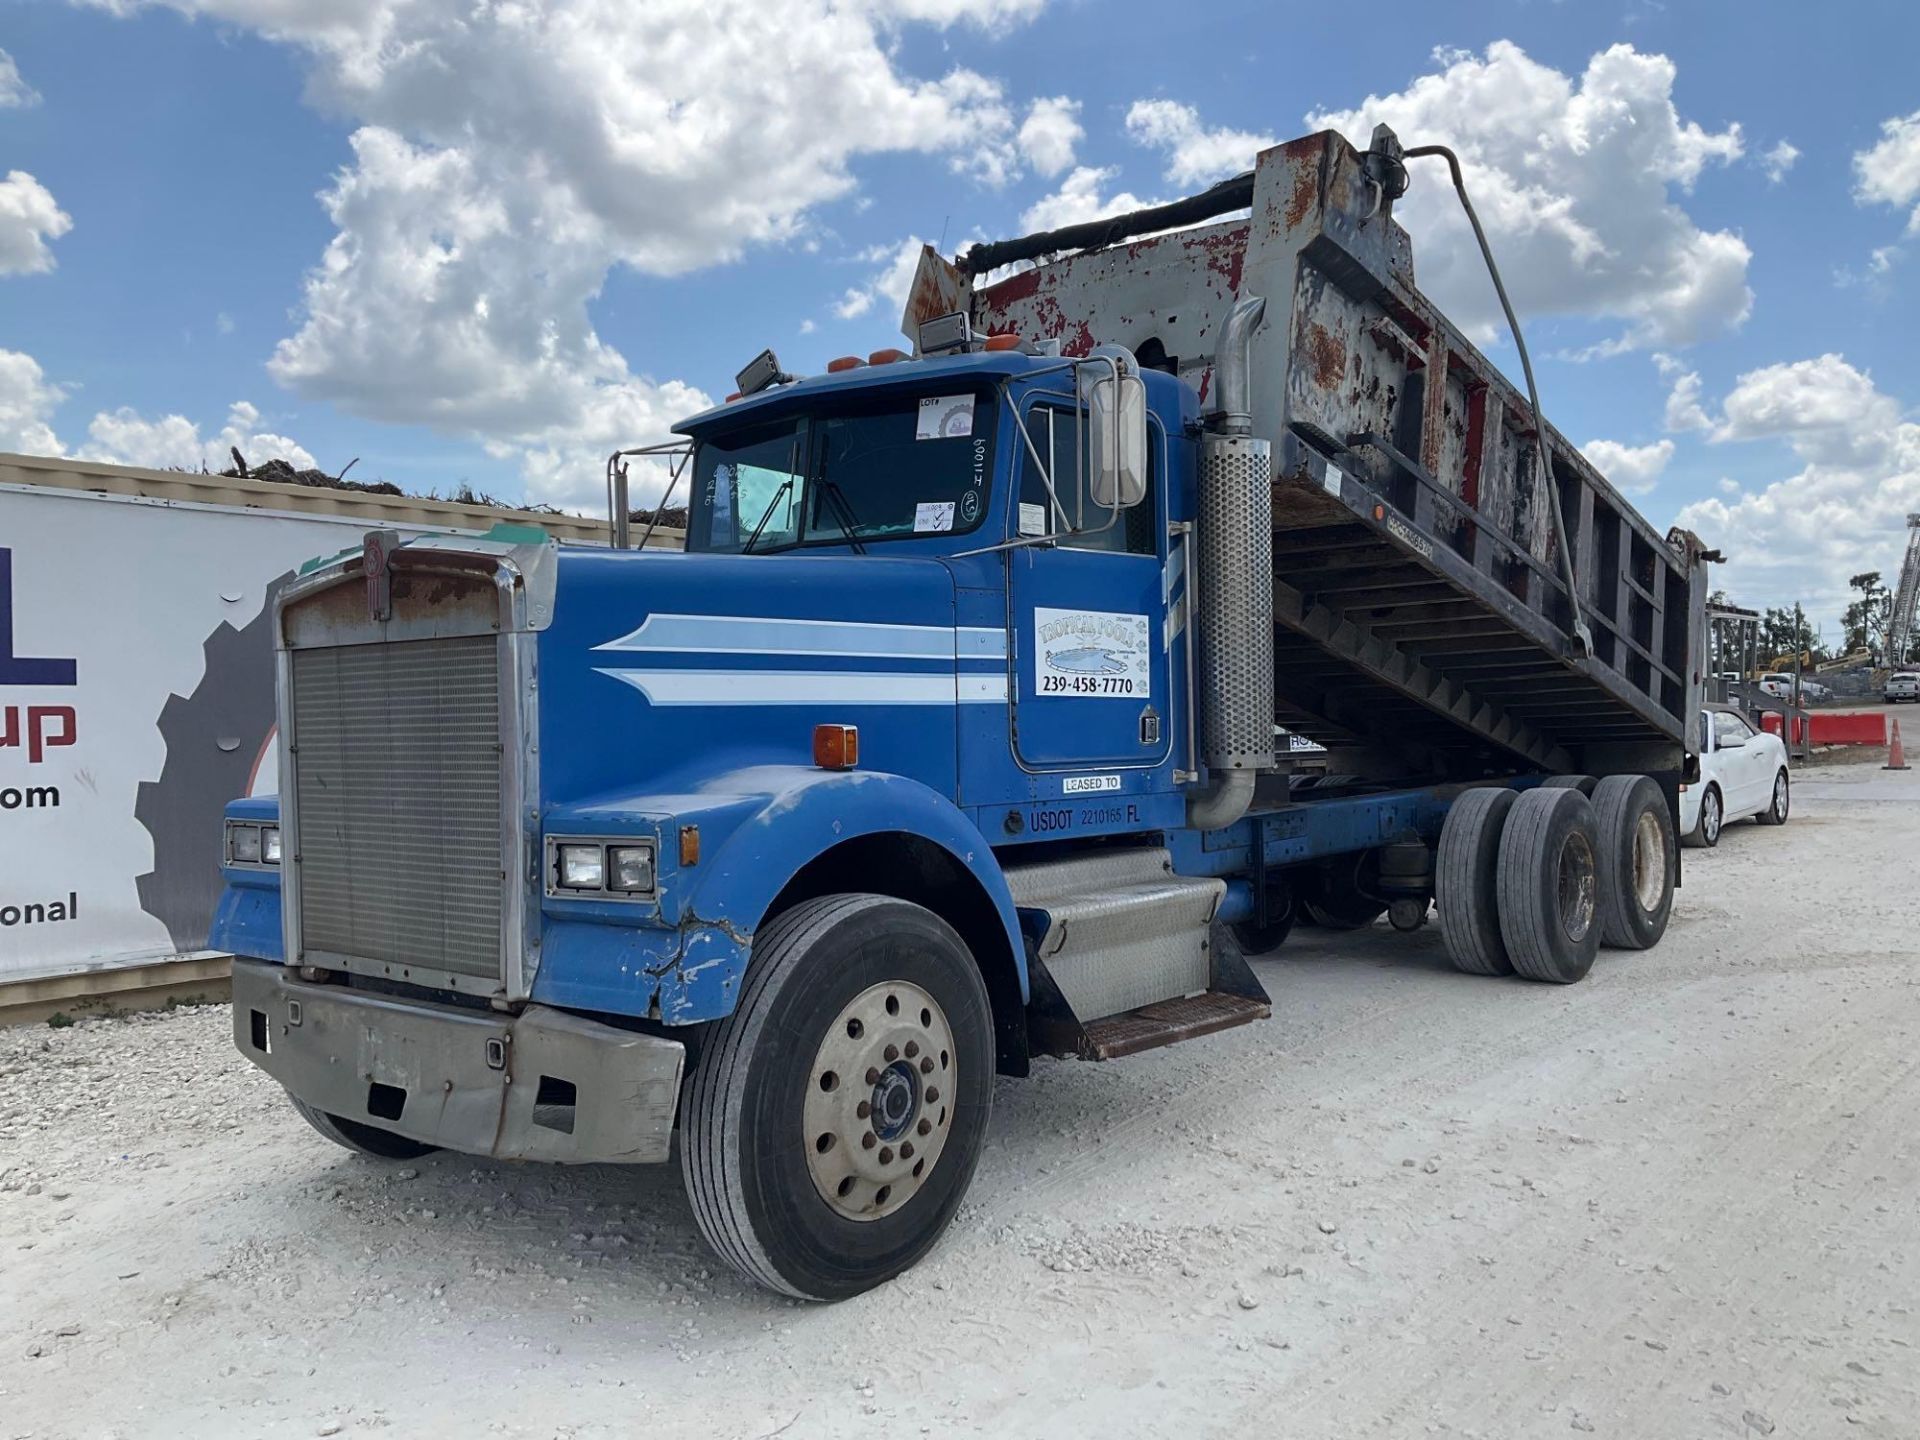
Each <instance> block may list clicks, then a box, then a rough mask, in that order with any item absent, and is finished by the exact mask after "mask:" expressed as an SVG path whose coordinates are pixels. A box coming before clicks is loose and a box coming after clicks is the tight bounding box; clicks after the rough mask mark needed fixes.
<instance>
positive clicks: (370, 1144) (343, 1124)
mask: <svg viewBox="0 0 1920 1440" xmlns="http://www.w3.org/2000/svg"><path fill="white" fill-rule="evenodd" d="M287 1099H289V1100H291V1101H292V1102H293V1108H294V1110H295V1112H296V1113H298V1115H299V1116H300V1118H301V1119H302V1120H304V1121H306V1122H307V1124H309V1125H311V1126H312V1127H313V1128H314V1129H316V1130H318V1131H319V1132H320V1133H321V1134H322V1135H324V1136H326V1137H327V1139H329V1140H331V1141H332V1142H333V1143H334V1144H336V1145H338V1146H339V1147H340V1148H341V1149H343V1150H351V1151H353V1153H354V1154H356V1155H368V1156H371V1157H372V1158H373V1159H375V1160H418V1159H419V1158H420V1157H421V1156H422V1155H431V1154H433V1153H434V1151H436V1150H438V1149H439V1148H440V1147H439V1146H438V1145H423V1144H422V1143H421V1142H420V1141H418V1140H410V1139H408V1138H407V1137H406V1136H405V1135H396V1134H394V1133H393V1131H391V1130H382V1129H381V1128H380V1127H379V1126H377V1125H367V1124H363V1123H362V1122H360V1121H358V1120H349V1119H347V1118H346V1117H345V1116H343V1115H329V1114H328V1113H327V1112H326V1111H325V1110H316V1109H314V1107H313V1106H311V1105H309V1104H307V1102H306V1101H304V1100H301V1099H299V1098H297V1097H296V1096H294V1095H293V1094H292V1093H289V1094H288V1095H287Z"/></svg>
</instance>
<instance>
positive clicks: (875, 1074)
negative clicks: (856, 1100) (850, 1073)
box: [867, 1065, 880, 1085]
mask: <svg viewBox="0 0 1920 1440" xmlns="http://www.w3.org/2000/svg"><path fill="white" fill-rule="evenodd" d="M879 1083H880V1072H879V1071H878V1070H876V1069H874V1068H873V1067H872V1066H871V1065H869V1066H868V1067H867V1084H869V1085H878V1084H879Z"/></svg>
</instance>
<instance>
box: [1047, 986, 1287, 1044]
mask: <svg viewBox="0 0 1920 1440" xmlns="http://www.w3.org/2000/svg"><path fill="white" fill-rule="evenodd" d="M1272 1014H1273V1006H1272V1005H1271V1004H1270V1003H1269V1002H1267V1001H1265V1000H1254V999H1250V998H1249V997H1247V996H1245V995H1229V994H1228V993H1226V992H1225V991H1224V990H1209V991H1207V993H1206V994H1204V995H1191V996H1188V997H1187V998H1186V999H1184V1000H1162V1001H1161V1002H1160V1003H1159V1004H1158V1005H1142V1006H1141V1007H1140V1008H1139V1009H1138V1010H1129V1011H1128V1012H1127V1013H1126V1014H1124V1015H1109V1016H1108V1017H1107V1018H1106V1019H1104V1020H1096V1021H1094V1022H1093V1024H1091V1025H1088V1026H1086V1027H1085V1028H1084V1029H1083V1030H1082V1031H1081V1033H1080V1038H1079V1043H1078V1045H1077V1047H1076V1049H1075V1052H1074V1053H1075V1054H1077V1055H1078V1056H1079V1057H1080V1058H1081V1059H1082V1060H1118V1059H1119V1058H1120V1057H1121V1056H1122V1055H1138V1054H1139V1053H1140V1052H1141V1051H1142V1050H1158V1049H1159V1048H1160V1047H1161V1046H1162V1045H1177V1044H1179V1043H1180V1042H1181V1041H1182V1040H1197V1039H1199V1038H1200V1036H1202V1035H1213V1034H1216V1033H1218V1032H1219V1031H1221V1030H1231V1029H1233V1028H1234V1026H1236V1025H1245V1024H1246V1023H1247V1022H1249V1021H1251V1020H1265V1019H1267V1018H1268V1017H1269V1016H1271V1015H1272Z"/></svg>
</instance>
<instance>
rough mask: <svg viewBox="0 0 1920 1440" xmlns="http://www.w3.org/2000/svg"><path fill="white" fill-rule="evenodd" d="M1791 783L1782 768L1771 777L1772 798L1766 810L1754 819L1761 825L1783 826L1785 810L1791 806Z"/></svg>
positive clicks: (1785, 817)
mask: <svg viewBox="0 0 1920 1440" xmlns="http://www.w3.org/2000/svg"><path fill="white" fill-rule="evenodd" d="M1791 791H1792V787H1791V783H1790V782H1789V781H1788V779H1787V772H1786V769H1785V767H1784V766H1783V767H1782V768H1781V770H1780V773H1779V774H1777V775H1775V776H1774V777H1773V798H1772V799H1771V800H1769V801H1768V802H1767V808H1766V809H1764V810H1762V811H1761V812H1760V813H1759V814H1758V815H1756V816H1755V817H1754V818H1755V819H1756V820H1758V821H1759V822H1760V823H1761V824H1762V825H1784V824H1786V823H1787V810H1788V808H1789V807H1790V806H1791V805H1792V804H1793V796H1792V793H1791Z"/></svg>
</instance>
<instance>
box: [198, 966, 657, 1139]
mask: <svg viewBox="0 0 1920 1440" xmlns="http://www.w3.org/2000/svg"><path fill="white" fill-rule="evenodd" d="M233 1038H234V1043H235V1044H236V1045H238V1046H239V1047H240V1053H241V1054H242V1055H245V1056H246V1057H247V1059H249V1060H251V1061H253V1063H254V1064H256V1065H258V1066H259V1067H260V1068H261V1069H262V1070H265V1071H266V1072H267V1073H268V1074H269V1075H271V1076H273V1078H274V1079H276V1080H278V1081H279V1082H280V1083H281V1084H282V1085H284V1086H286V1088H287V1090H288V1091H289V1092H290V1093H291V1094H292V1095H294V1096H295V1097H296V1098H298V1099H301V1100H304V1101H306V1102H307V1104H309V1105H312V1106H313V1107H315V1108H316V1109H319V1110H323V1111H325V1112H326V1113H328V1114H329V1115H337V1116H340V1117H342V1118H343V1119H347V1120H355V1121H359V1122H360V1123H362V1124H366V1125H374V1126H378V1127H379V1128H381V1129H383V1130H391V1131H393V1132H394V1133H396V1134H399V1135H405V1136H407V1137H409V1138H410V1139H414V1140H419V1141H421V1142H423V1143H425V1144H428V1145H438V1146H441V1147H443V1148H445V1149H448V1150H459V1151H463V1152H465V1153H466V1154H469V1155H491V1156H494V1157H495V1158H497V1159H502V1160H551V1161H557V1162H559V1163H561V1164H572V1165H586V1164H618V1165H635V1164H646V1163H650V1162H658V1161H664V1160H665V1159H666V1158H667V1154H668V1150H669V1147H670V1146H671V1144H672V1140H673V1118H674V1112H675V1110H676V1109H677V1107H678V1105H679V1099H680V1077H681V1072H682V1070H683V1069H684V1067H685V1063H686V1047H685V1046H684V1045H682V1044H681V1043H680V1042H679V1041H677V1040H664V1039H661V1038H660V1037H659V1036H655V1035H639V1034H635V1033H634V1032H633V1031H630V1030H622V1029H619V1028H617V1027H615V1026H612V1025H603V1024H601V1023H600V1022H599V1021H596V1020H586V1019H582V1018H581V1017H579V1016H577V1015H571V1014H568V1013H567V1012H565V1011H562V1010H552V1009H549V1008H547V1007H546V1006H544V1005H530V1006H528V1007H527V1008H526V1009H525V1010H523V1011H522V1012H521V1013H520V1014H518V1015H504V1014H498V1013H495V1012H491V1011H486V1010H477V1009H462V1008H459V1007H456V1006H451V1005H434V1004H429V1003H426V1002H423V1001H414V1000H402V999H397V998H395V997H392V996H388V995H380V994H374V993H371V992H368V991H364V990H349V989H346V988H345V987H343V986H339V985H315V984H310V983H308V982H306V981H303V980H300V979H298V978H296V977H295V975H294V973H293V972H292V971H290V970H288V969H287V968H286V967H284V966H280V965H272V964H267V963H265V962H263V961H258V960H235V961H234V963H233Z"/></svg>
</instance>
